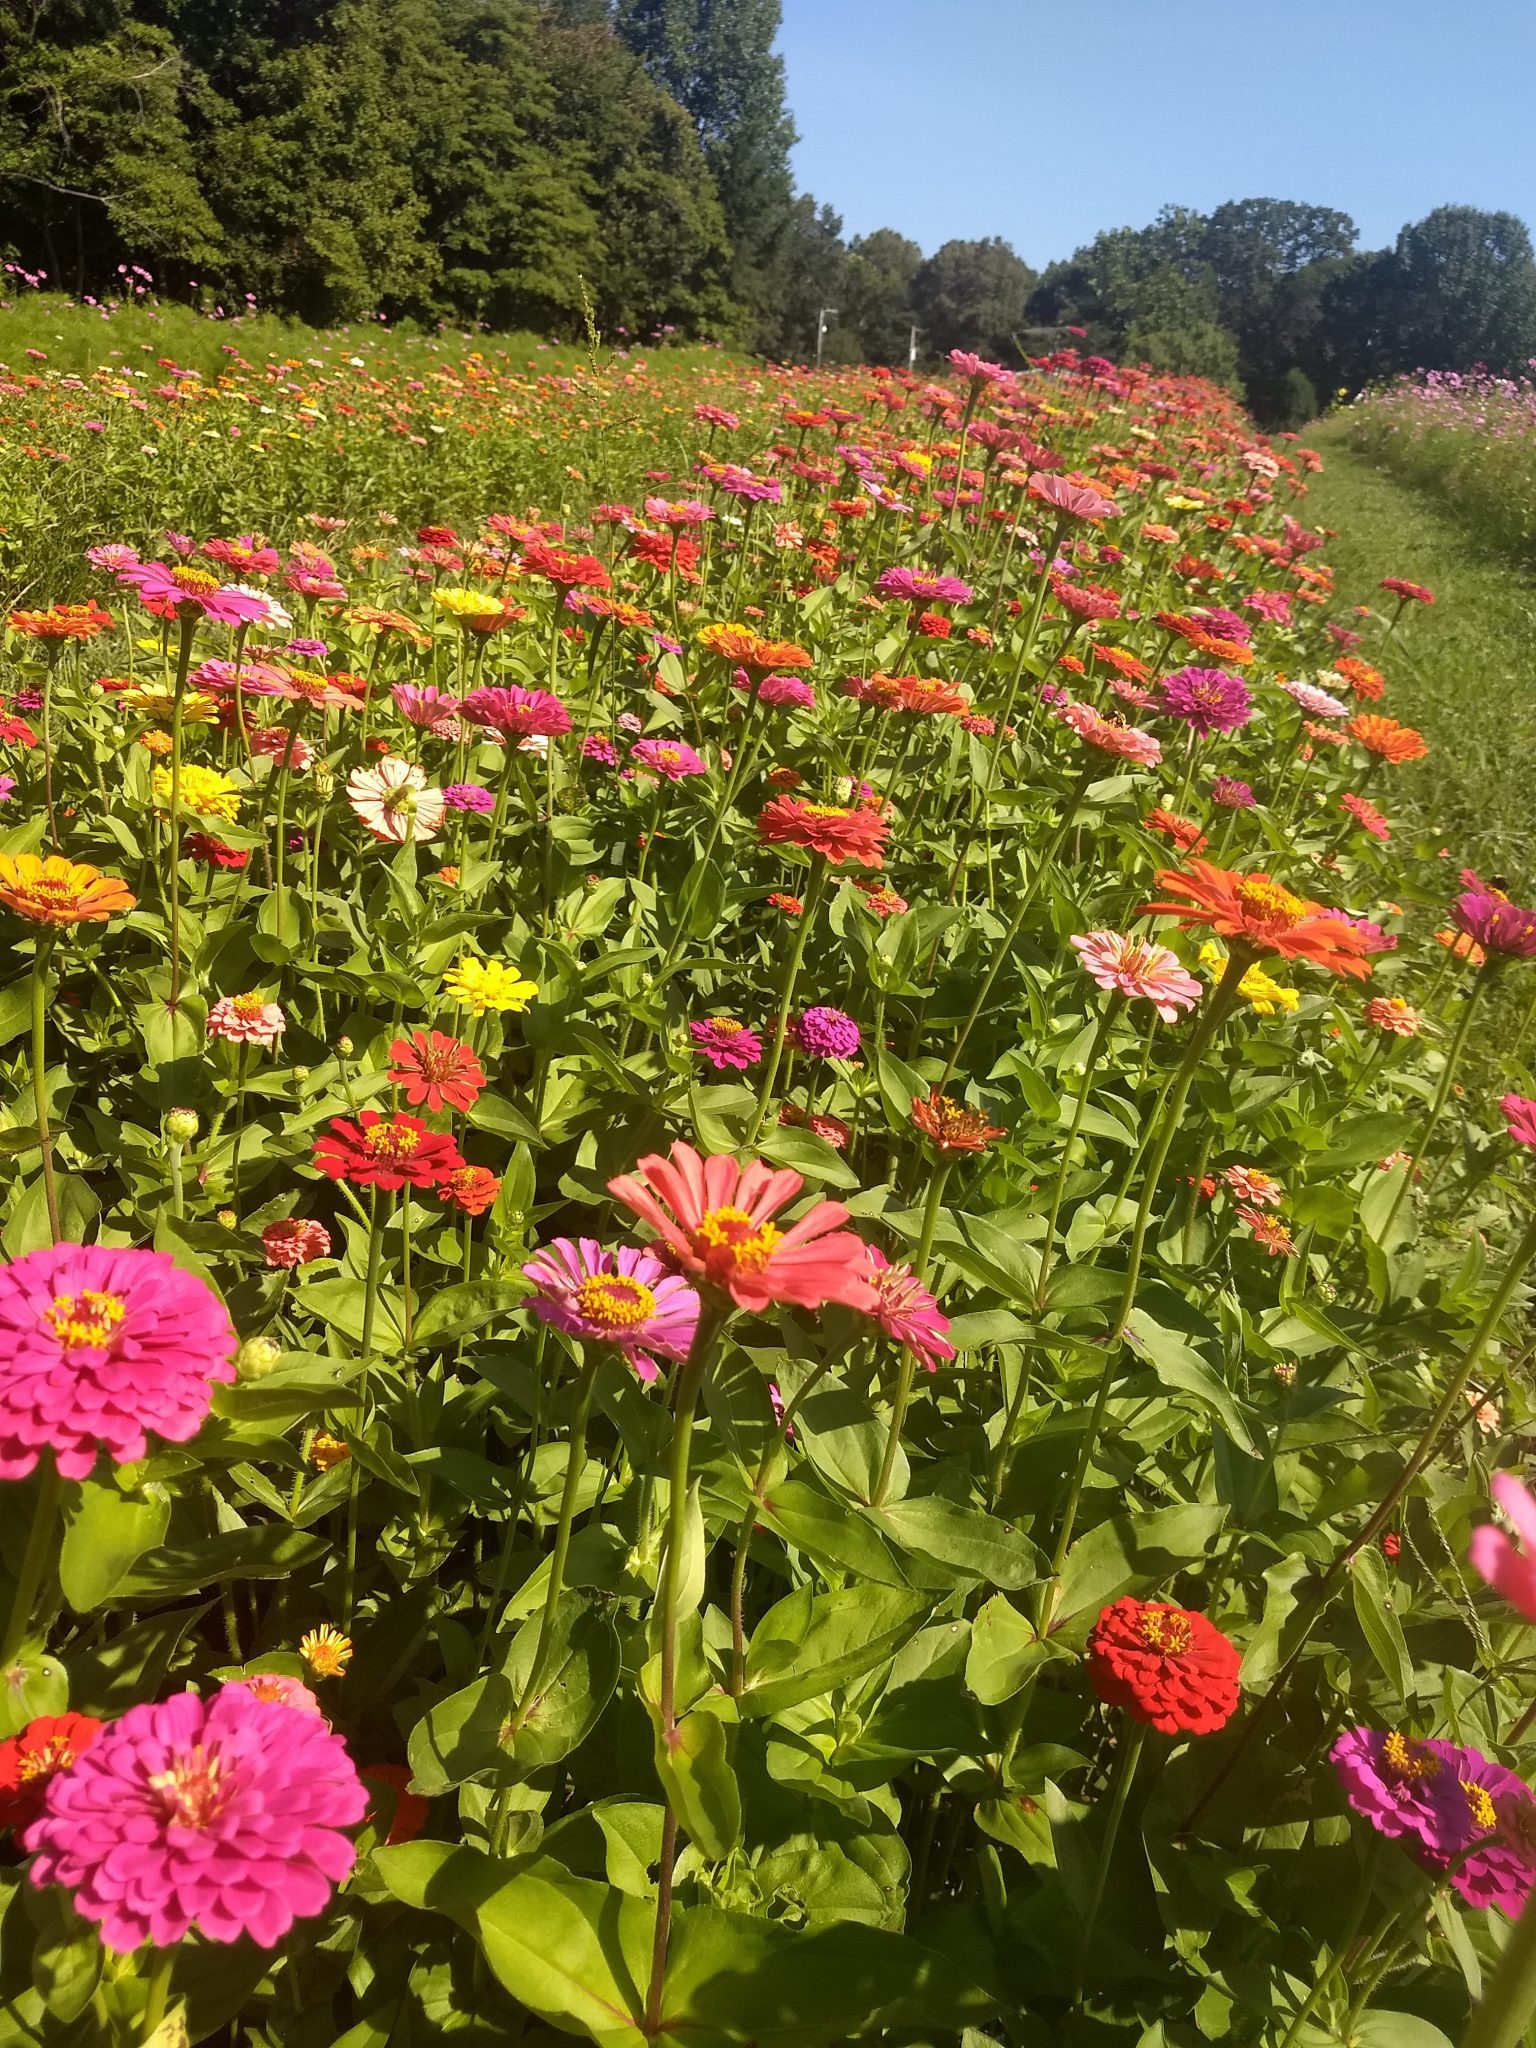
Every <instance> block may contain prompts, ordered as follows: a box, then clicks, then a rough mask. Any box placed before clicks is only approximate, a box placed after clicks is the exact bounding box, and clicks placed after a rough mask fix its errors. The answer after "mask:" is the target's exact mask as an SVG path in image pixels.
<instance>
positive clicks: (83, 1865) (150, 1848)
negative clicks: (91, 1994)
mask: <svg viewBox="0 0 1536 2048" xmlns="http://www.w3.org/2000/svg"><path fill="white" fill-rule="evenodd" d="M367 1807H368V1794H367V1792H366V1790H365V1789H364V1786H363V1782H362V1780H361V1779H360V1778H359V1777H358V1775H357V1769H356V1766H355V1765H354V1764H353V1762H352V1759H351V1757H350V1756H348V1754H347V1748H346V1744H345V1743H344V1742H343V1741H342V1739H341V1737H340V1736H339V1735H333V1734H332V1732H331V1730H330V1729H329V1728H328V1727H327V1726H326V1724H325V1722H324V1721H323V1720H322V1719H321V1717H320V1716H319V1715H318V1714H296V1713H294V1712H293V1711H292V1709H291V1708H290V1707H287V1706H284V1705H282V1704H280V1703H279V1702H277V1701H275V1700H263V1699H255V1698H253V1697H252V1695H251V1693H250V1692H249V1691H248V1690H247V1689H246V1688H245V1687H244V1686H240V1685H226V1686H221V1687H220V1689H219V1690H218V1692H216V1693H215V1694H214V1695H213V1698H212V1699H211V1700H202V1699H199V1698H198V1696H197V1694H196V1693H192V1692H183V1693H178V1694H177V1695H176V1696H175V1697H174V1698H172V1699H168V1700H161V1701H159V1702H154V1703H148V1704H145V1705H142V1706H137V1707H130V1708H129V1709H128V1711H127V1713H126V1714H124V1715H123V1717H122V1719H121V1720H120V1721H115V1722H113V1723H112V1725H111V1726H110V1727H109V1728H105V1729H103V1731H102V1733H101V1734H100V1735H99V1736H98V1737H97V1739H96V1741H95V1742H94V1743H92V1745H91V1747H90V1748H89V1749H88V1750H86V1751H85V1753H84V1755H83V1756H81V1757H79V1758H77V1759H76V1761H75V1763H74V1764H73V1765H72V1766H71V1767H70V1769H69V1770H67V1771H62V1772H60V1774H59V1775H58V1777H56V1778H55V1779H54V1780H53V1782H52V1783H51V1784H50V1785H49V1787H48V1803H47V1806H46V1808H45V1809H44V1812H43V1815H42V1817H41V1819H39V1820H37V1821H34V1822H33V1824H32V1826H31V1827H30V1828H28V1829H27V1832H26V1834H25V1836H24V1837H23V1841H24V1843H25V1846H26V1848H27V1849H28V1850H30V1851H32V1852H33V1854H34V1856H35V1859H36V1860H35V1861H34V1862H33V1864H32V1867H31V1870H30V1872H29V1873H28V1875H29V1876H30V1877H31V1880H32V1882H33V1883H34V1884H35V1885H38V1886H43V1885H49V1884H59V1885H62V1886H63V1887H64V1889H65V1890H66V1891H67V1892H69V1893H70V1894H71V1896H72V1898H73V1902H74V1905H75V1909H76V1911H77V1912H79V1913H82V1914H83V1915H84V1916H85V1918H86V1919H87V1920H94V1921H96V1922H97V1923H98V1925H99V1926H100V1928H101V1935H102V1939H103V1941H104V1942H105V1943H106V1944H107V1946H108V1947H109V1948H111V1949H115V1950H116V1951H117V1952H118V1953H119V1954H121V1955H127V1954H128V1953H129V1952H130V1951H131V1950H133V1949H136V1948H138V1947H140V1946H141V1945H142V1944H143V1943H145V1942H150V1943H152V1944H153V1945H154V1946H155V1947H156V1948H169V1947H170V1946H171V1945H172V1944H173V1943H175V1942H179V1941H183V1940H185V1938H186V1936H187V1935H188V1933H190V1931H191V1930H192V1929H193V1928H194V1927H195V1928H196V1929H197V1931H198V1932H199V1933H200V1934H201V1935H202V1936H203V1937H204V1939H205V1940H207V1941H238V1940H239V1939H240V1938H241V1936H242V1935H247V1934H248V1935H249V1936H250V1937H251V1939H252V1940H253V1941H254V1942H255V1943H256V1944H257V1945H258V1946H259V1947H261V1948H274V1947H276V1945H277V1943H278V1942H279V1941H281V1940H282V1938H283V1936H284V1935H285V1934H286V1933H287V1932H288V1930H289V1928H290V1927H292V1925H293V1923H294V1921H295V1920H297V1919H307V1918H310V1917H312V1916H313V1915H314V1914H316V1913H323V1912H324V1911H325V1909H326V1907H327V1906H328V1905H329V1904H330V1901H331V1892H332V1890H333V1888H334V1887H335V1886H336V1885H338V1884H340V1882H341V1880H342V1879H343V1878H344V1877H346V1875H347V1874H348V1872H349V1871H350V1870H351V1868H352V1864H353V1860H354V1857H355V1853H356V1852H355V1851H354V1849H353V1846H352V1843H351V1842H350V1841H349V1840H348V1839H347V1837H346V1835H345V1834H343V1833H342V1832H341V1830H342V1829H343V1828H349V1827H354V1826H356V1824H357V1823H358V1822H359V1821H360V1820H361V1819H362V1817H363V1815H364V1813H365V1812H366V1811H367Z"/></svg>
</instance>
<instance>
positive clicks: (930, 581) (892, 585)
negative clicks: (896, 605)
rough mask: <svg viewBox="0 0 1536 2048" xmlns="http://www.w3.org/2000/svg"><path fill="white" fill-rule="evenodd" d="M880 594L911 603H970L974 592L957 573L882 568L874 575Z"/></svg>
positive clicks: (876, 587)
mask: <svg viewBox="0 0 1536 2048" xmlns="http://www.w3.org/2000/svg"><path fill="white" fill-rule="evenodd" d="M875 589H876V590H877V591H878V592H879V594H880V595H881V596H882V597H904V598H906V599H907V600H908V601H909V602H910V603H913V604H924V605H928V604H969V603H970V601H971V599H972V597H973V596H974V595H975V593H974V591H973V590H972V589H971V586H970V584H969V583H962V582H961V581H960V578H959V577H958V576H936V575H934V574H933V573H932V572H931V571H929V570H925V569H884V570H882V571H881V573H880V575H879V576H878V577H876V579H875Z"/></svg>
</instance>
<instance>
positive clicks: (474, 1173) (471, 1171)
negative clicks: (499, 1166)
mask: <svg viewBox="0 0 1536 2048" xmlns="http://www.w3.org/2000/svg"><path fill="white" fill-rule="evenodd" d="M500 1193H501V1182H500V1181H499V1180H498V1179H497V1178H496V1175H495V1174H494V1173H492V1172H491V1170H490V1168H489V1167H488V1166H456V1167H455V1168H454V1170H453V1172H452V1173H450V1174H449V1176H448V1178H447V1179H446V1180H445V1181H443V1182H442V1183H441V1184H440V1185H439V1187H438V1190H437V1199H438V1200H439V1201H440V1202H451V1203H452V1204H453V1206H454V1208H455V1209H457V1210H458V1211H459V1212H460V1214H461V1215H464V1216H483V1215H484V1214H485V1212H486V1210H487V1209H489V1208H490V1207H491V1205H492V1204H493V1203H494V1202H495V1200H496V1197H497V1196H498V1195H499V1194H500Z"/></svg>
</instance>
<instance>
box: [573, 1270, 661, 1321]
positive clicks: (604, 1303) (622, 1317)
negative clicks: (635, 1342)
mask: <svg viewBox="0 0 1536 2048" xmlns="http://www.w3.org/2000/svg"><path fill="white" fill-rule="evenodd" d="M576 1306H577V1308H578V1309H579V1310H580V1312H581V1313H582V1315H584V1316H585V1317H586V1319H587V1321H588V1322H590V1323H596V1324H597V1325H598V1327H599V1329H601V1330H603V1331H605V1332H613V1331H619V1330H634V1329H638V1328H639V1326H640V1325H641V1324H642V1323H646V1322H649V1321H650V1319H651V1317H652V1316H653V1315H654V1314H655V1313H656V1297H655V1295H654V1294H653V1293H652V1292H651V1290H650V1288H649V1287H647V1286H646V1285H645V1283H644V1282H643V1281H641V1280H631V1279H630V1278H629V1277H628V1275H627V1274H624V1273H594V1274H593V1275H592V1276H591V1278H590V1279H587V1280H583V1281H582V1283H581V1285H580V1286H579V1287H578V1288H577V1290H576Z"/></svg>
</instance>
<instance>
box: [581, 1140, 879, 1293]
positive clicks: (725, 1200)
mask: <svg viewBox="0 0 1536 2048" xmlns="http://www.w3.org/2000/svg"><path fill="white" fill-rule="evenodd" d="M804 1185H805V1181H804V1179H803V1177H802V1176H801V1175H800V1174H798V1173H795V1172H793V1171H791V1170H790V1169H788V1168H782V1169H780V1170H777V1171H775V1170H774V1169H772V1168H770V1167H767V1166H765V1165H764V1164H763V1163H762V1161H761V1160H757V1159H754V1160H753V1161H752V1163H751V1164H750V1165H749V1166H745V1167H743V1166H741V1165H740V1164H738V1162H737V1161H736V1160H734V1159H732V1158H731V1157H730V1156H729V1155H727V1154H716V1155H713V1156H709V1157H701V1156H700V1154H699V1153H697V1152H695V1151H694V1149H693V1147H692V1146H691V1145H684V1144H678V1145H674V1146H673V1148H672V1152H671V1156H670V1157H669V1158H666V1159H663V1158H661V1157H660V1156H659V1155H658V1154H656V1153H649V1154H647V1155H646V1157H645V1158H643V1159H641V1160H640V1161H639V1163H638V1165H637V1166H636V1169H635V1171H634V1173H632V1174H620V1175H619V1176H618V1177H617V1178H616V1179H614V1180H611V1181H610V1182H609V1183H608V1192H609V1193H610V1194H611V1195H612V1196H614V1198H615V1199H616V1200H617V1201H620V1202H622V1203H623V1204H624V1206H625V1207H626V1208H627V1209H629V1210H631V1211H632V1212H633V1213H634V1214H635V1215H636V1216H638V1217H639V1218H640V1219H641V1221H642V1222H643V1223H648V1224H649V1225H650V1227H651V1228H652V1230H654V1231H655V1232H656V1234H657V1236H658V1237H659V1238H660V1239H661V1240H662V1242H663V1243H664V1244H665V1245H666V1246H667V1247H668V1249H669V1250H670V1252H671V1253H672V1256H673V1258H674V1259H675V1260H676V1262H677V1264H678V1265H680V1266H681V1267H682V1268H683V1270H684V1272H687V1273H692V1274H694V1275H696V1276H697V1277H698V1278H699V1280H701V1281H702V1282H703V1283H704V1284H705V1285H707V1286H709V1287H713V1288H715V1289H718V1290H719V1291H720V1292H721V1293H724V1294H728V1295H729V1296H730V1298H731V1299H732V1300H733V1301H734V1302H735V1303H736V1305H737V1307H738V1308H745V1309H751V1310H753V1311H755V1312H758V1313H761V1312H762V1311H763V1310H765V1309H767V1308H768V1307H769V1306H771V1304H773V1303H774V1302H789V1303H793V1304H796V1305H798V1306H799V1307H801V1308H820V1307H821V1306H822V1304H823V1303H824V1302H828V1301H840V1302H842V1303H843V1304H844V1305H845V1306H847V1307H848V1308H858V1309H867V1308H868V1307H869V1305H870V1301H871V1299H872V1296H873V1289H872V1287H871V1285H870V1282H869V1279H868V1277H867V1265H868V1261H867V1258H866V1255H865V1245H864V1241H863V1239H862V1238H861V1237H859V1236H858V1234H857V1233H856V1232H855V1231H852V1230H848V1229H845V1228H844V1225H845V1224H846V1223H847V1221H848V1211H847V1210H846V1209H845V1208H844V1207H843V1205H842V1203H841V1202H817V1203H815V1204H814V1205H813V1207H812V1208H811V1209H810V1210H809V1211H808V1212H807V1214H806V1215H804V1216H802V1217H801V1218H800V1220H799V1222H798V1223H794V1224H791V1225H790V1227H789V1228H788V1229H787V1230H781V1229H780V1228H779V1226H778V1225H777V1224H776V1223H775V1222H774V1221H773V1219H774V1217H775V1216H777V1215H778V1214H779V1212H780V1211H781V1210H782V1209H783V1208H784V1207H785V1205H786V1204H787V1203H789V1202H792V1201H793V1200H794V1199H795V1197H796V1196H797V1195H798V1194H799V1193H800V1190H801V1189H802V1188H803V1187H804Z"/></svg>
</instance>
